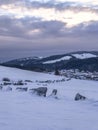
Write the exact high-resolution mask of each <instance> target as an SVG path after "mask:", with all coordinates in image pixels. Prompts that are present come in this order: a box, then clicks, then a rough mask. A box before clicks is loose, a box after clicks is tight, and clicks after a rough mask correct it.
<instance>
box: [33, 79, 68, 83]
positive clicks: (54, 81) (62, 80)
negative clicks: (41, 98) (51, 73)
mask: <svg viewBox="0 0 98 130" xmlns="http://www.w3.org/2000/svg"><path fill="white" fill-rule="evenodd" d="M65 81H66V79H65V78H62V79H61V80H46V81H38V80H36V83H49V84H50V83H58V82H65Z"/></svg>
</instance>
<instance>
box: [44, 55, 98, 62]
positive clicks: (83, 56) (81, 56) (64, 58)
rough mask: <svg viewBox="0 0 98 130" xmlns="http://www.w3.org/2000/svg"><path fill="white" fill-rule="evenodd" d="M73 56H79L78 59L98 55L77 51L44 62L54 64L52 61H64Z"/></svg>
mask: <svg viewBox="0 0 98 130" xmlns="http://www.w3.org/2000/svg"><path fill="white" fill-rule="evenodd" d="M72 56H74V57H75V58H78V59H87V58H94V57H97V55H94V54H91V53H82V54H77V53H75V54H70V56H64V57H62V58H60V59H56V60H49V61H46V62H43V64H52V63H56V62H60V61H63V60H70V59H71V58H72Z"/></svg>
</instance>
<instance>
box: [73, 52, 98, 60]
mask: <svg viewBox="0 0 98 130" xmlns="http://www.w3.org/2000/svg"><path fill="white" fill-rule="evenodd" d="M72 55H73V56H74V57H76V58H78V59H86V58H93V57H97V56H96V55H94V54H91V53H83V54H72Z"/></svg>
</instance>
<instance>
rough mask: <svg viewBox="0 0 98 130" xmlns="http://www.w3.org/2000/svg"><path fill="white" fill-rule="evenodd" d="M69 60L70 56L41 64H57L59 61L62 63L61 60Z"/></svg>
mask: <svg viewBox="0 0 98 130" xmlns="http://www.w3.org/2000/svg"><path fill="white" fill-rule="evenodd" d="M70 58H71V56H64V57H62V58H60V59H56V60H50V61H46V62H43V64H51V63H56V62H59V61H62V60H69V59H70Z"/></svg>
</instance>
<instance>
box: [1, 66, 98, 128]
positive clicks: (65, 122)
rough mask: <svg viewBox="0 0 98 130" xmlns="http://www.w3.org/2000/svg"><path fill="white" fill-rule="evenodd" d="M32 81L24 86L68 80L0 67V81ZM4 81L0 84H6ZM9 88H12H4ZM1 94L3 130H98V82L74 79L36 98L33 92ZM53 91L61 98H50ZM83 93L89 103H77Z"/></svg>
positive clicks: (51, 86) (57, 85) (50, 86)
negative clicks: (78, 94) (45, 81)
mask: <svg viewBox="0 0 98 130" xmlns="http://www.w3.org/2000/svg"><path fill="white" fill-rule="evenodd" d="M3 77H8V78H10V79H12V80H18V79H22V80H25V79H29V80H32V81H33V83H28V84H27V85H26V86H24V87H28V88H35V87H42V86H43V84H42V83H39V84H38V83H36V82H35V80H47V79H50V80H58V79H62V78H64V77H59V76H53V75H49V74H43V73H36V72H30V71H25V70H20V69H15V68H8V67H1V66H0V79H1V80H2V78H3ZM1 80H0V82H2V81H1ZM4 87H5V88H7V87H8V86H4ZM10 87H12V88H13V90H12V91H10V92H7V91H5V90H6V89H3V90H2V91H0V130H98V83H97V82H96V81H86V80H76V79H72V80H69V81H65V82H55V83H50V84H48V83H47V88H48V92H47V97H46V98H45V97H38V96H35V95H33V94H31V93H29V91H27V92H18V91H16V89H15V88H16V86H14V85H10ZM53 89H57V90H58V95H57V96H58V98H59V99H54V98H53V97H49V95H50V94H51V92H52V90H53ZM77 92H79V93H81V94H82V95H84V96H86V97H87V98H88V99H87V100H86V101H74V97H75V94H76V93H77Z"/></svg>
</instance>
